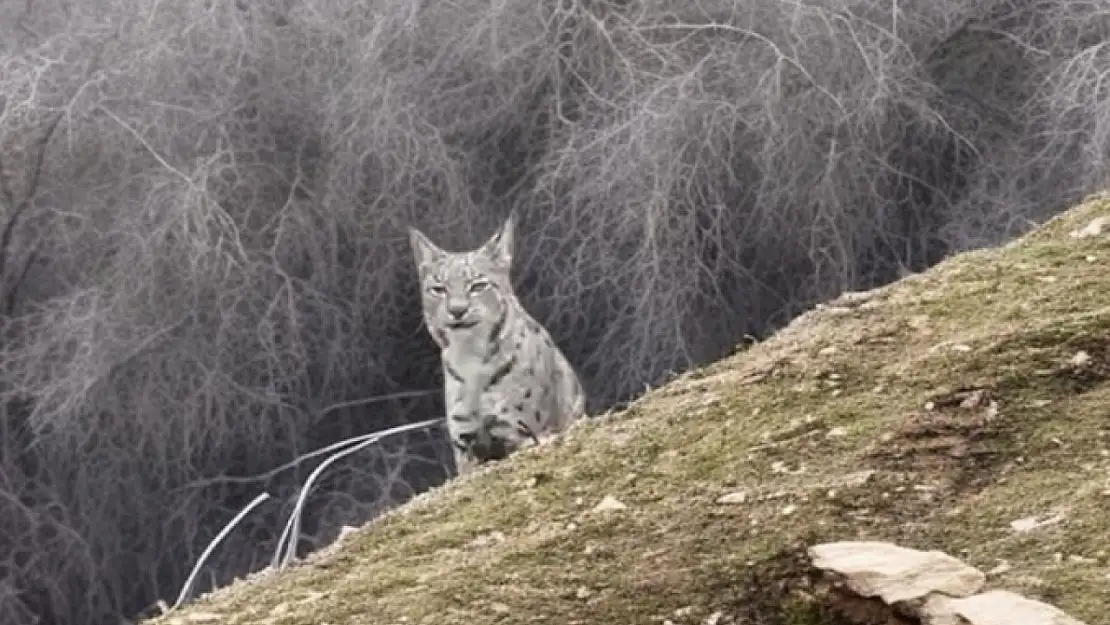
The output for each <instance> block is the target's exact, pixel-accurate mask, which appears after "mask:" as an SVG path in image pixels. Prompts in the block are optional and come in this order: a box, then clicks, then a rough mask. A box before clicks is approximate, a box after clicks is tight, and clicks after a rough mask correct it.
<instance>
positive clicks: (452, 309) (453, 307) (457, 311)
mask: <svg viewBox="0 0 1110 625" xmlns="http://www.w3.org/2000/svg"><path fill="white" fill-rule="evenodd" d="M469 308H470V302H467V301H465V300H464V301H461V302H460V301H448V302H447V314H449V315H451V318H452V319H462V317H463V315H465V314H466V311H467V310H468V309H469Z"/></svg>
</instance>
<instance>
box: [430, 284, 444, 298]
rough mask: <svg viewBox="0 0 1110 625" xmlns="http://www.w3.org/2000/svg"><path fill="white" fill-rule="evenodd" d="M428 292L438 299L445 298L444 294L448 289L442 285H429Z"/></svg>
mask: <svg viewBox="0 0 1110 625" xmlns="http://www.w3.org/2000/svg"><path fill="white" fill-rule="evenodd" d="M428 292H429V293H431V294H432V295H435V296H436V297H443V294H444V293H446V292H447V289H446V288H445V287H444V286H443V285H442V284H429V285H428Z"/></svg>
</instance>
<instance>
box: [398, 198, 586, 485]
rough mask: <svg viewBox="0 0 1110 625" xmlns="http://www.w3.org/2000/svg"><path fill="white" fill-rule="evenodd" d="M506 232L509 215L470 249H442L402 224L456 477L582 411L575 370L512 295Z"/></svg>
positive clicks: (537, 439)
mask: <svg viewBox="0 0 1110 625" xmlns="http://www.w3.org/2000/svg"><path fill="white" fill-rule="evenodd" d="M513 230H514V224H513V217H512V216H510V217H509V218H508V219H506V220H505V223H504V224H503V225H502V226H501V229H500V230H498V231H497V232H495V233H494V234H493V236H492V237H490V239H489V240H488V241H486V242H485V243H484V244H482V245H481V246H480V247H478V248H477V249H474V250H470V251H466V252H448V251H445V250H443V249H441V248H439V247H438V246H436V245H435V244H434V243H432V242H431V240H430V239H428V237H427V236H425V235H424V234H423V233H422V232H420V231H419V230H417V229H415V228H409V239H410V242H411V244H412V249H413V254H414V255H415V257H416V266H417V269H418V275H419V279H420V287H421V292H422V298H423V313H424V322H425V325H426V326H427V329H428V333H429V334H431V336H432V339H433V340H434V341H435V343H436V345H438V346H439V348H440V357H441V359H442V362H443V398H444V406H445V408H446V412H447V415H446V416H447V420H446V421H447V434H448V438H449V440H450V443H451V447H452V450H453V452H454V458H455V466H456V471H457V473H458V474H459V475H463V474H466V473H469V472H470V471H472V470H473V469H474V468H476V467H477V466H478V465H480V464H482V463H485V462H488V461H491V460H501V459H503V458H505V457H507V456H508V455H509V454H511V453H513V452H515V451H516V450H517V449H519V448H521V447H523V446H525V445H527V444H529V443H535V444H540V443H541V442H543V441H545V440H547V439H549V438H550V437H551V436H553V435H555V434H557V433H559V432H562V431H563V430H565V429H566V428H567V427H568V426H569V425H570V424H571V423H573V422H574V421H576V420H578V419H579V418H580V417H581V416H582V415H583V413H584V411H585V401H586V397H585V392H584V391H583V389H582V384H581V382H580V381H579V379H578V375H577V373H575V371H574V369H573V367H572V366H571V364H570V362H569V361H568V360H567V359H566V356H564V355H563V352H562V351H560V350H559V348H558V346H556V345H555V342H554V341H552V340H551V336H550V335H549V334H548V332H547V330H546V329H545V328H544V327H543V326H541V325H540V324H539V323H537V322H536V320H535V319H533V318H532V316H531V315H529V314H528V312H527V311H525V310H524V307H523V306H521V304H520V301H519V300H518V299H517V297H516V295H515V294H514V292H513V286H512V282H511V281H510V278H509V271H510V266H511V263H512V255H513V236H514V232H513Z"/></svg>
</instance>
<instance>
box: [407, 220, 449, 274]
mask: <svg viewBox="0 0 1110 625" xmlns="http://www.w3.org/2000/svg"><path fill="white" fill-rule="evenodd" d="M409 243H411V244H412V254H413V256H414V257H415V258H416V266H417V268H421V269H422V268H423V267H424V266H426V265H428V264H430V263H432V262H433V261H435V260H437V259H439V258H441V257H443V255H444V254H445V252H444V251H443V250H442V249H440V247H439V246H437V245H436V244H435V243H432V240H431V239H429V238H428V237H426V236H424V233H423V232H421V231H419V230H417V229H416V228H409Z"/></svg>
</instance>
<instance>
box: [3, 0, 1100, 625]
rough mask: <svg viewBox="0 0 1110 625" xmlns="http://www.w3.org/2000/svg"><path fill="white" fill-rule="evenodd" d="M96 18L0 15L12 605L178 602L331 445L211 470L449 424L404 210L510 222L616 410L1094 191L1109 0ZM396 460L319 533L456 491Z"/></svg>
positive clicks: (476, 237) (95, 8) (436, 459)
mask: <svg viewBox="0 0 1110 625" xmlns="http://www.w3.org/2000/svg"><path fill="white" fill-rule="evenodd" d="M79 4H80V6H77V5H76V4H75V3H68V2H61V1H60V0H57V1H50V0H43V1H41V2H36V3H32V4H27V3H21V2H20V3H14V2H11V1H10V0H0V10H5V9H4V7H7V8H8V9H10V11H7V13H6V14H9V15H17V14H18V19H15V20H12V21H9V22H8V23H5V24H3V25H0V36H2V39H0V41H2V42H3V43H2V44H0V333H2V334H0V337H2V339H3V344H2V345H0V398H2V399H3V406H2V408H3V409H2V412H0V553H4V554H10V555H9V556H8V557H7V559H6V560H5V561H4V562H0V619H2V620H3V622H5V623H12V624H13V625H21V624H23V623H32V622H35V620H36V619H43V620H49V621H51V622H57V623H71V624H74V625H77V624H84V623H90V624H91V623H101V622H106V621H107V620H108V619H111V618H117V617H119V616H127V615H133V614H135V613H136V612H137V611H139V610H141V609H142V608H143V606H146V605H150V604H151V603H152V602H154V601H155V600H156V599H159V598H163V599H167V598H169V597H172V596H173V595H174V593H175V592H176V590H177V589H178V588H180V586H181V585H182V583H183V582H184V580H185V577H186V575H187V574H188V573H189V570H188V569H189V563H190V562H193V561H195V560H196V557H197V555H198V554H199V552H200V550H201V549H203V548H204V546H205V545H206V544H207V543H208V541H209V540H210V539H211V537H212V536H213V535H214V534H215V533H216V532H217V531H218V530H219V528H220V527H222V526H223V524H224V523H225V522H226V521H227V520H228V519H230V518H231V517H232V516H234V515H235V513H236V512H237V511H238V510H240V509H241V508H242V507H243V506H244V505H245V504H246V503H247V502H248V501H250V500H251V499H252V498H253V497H254V496H255V495H256V494H257V493H258V492H259V491H260V490H261V489H263V488H265V489H266V490H267V491H269V492H270V493H272V494H274V495H275V497H274V499H273V500H272V501H269V502H267V503H265V504H263V505H261V506H260V507H259V508H258V510H257V512H255V513H254V514H252V515H251V517H250V518H249V519H248V521H247V522H246V523H245V524H243V525H240V526H238V527H237V529H236V530H235V531H234V532H232V533H231V534H230V535H228V537H227V539H226V541H225V542H224V543H222V546H221V548H220V550H219V553H218V554H217V555H216V556H215V558H214V560H213V561H212V563H211V564H210V565H209V567H208V568H209V570H210V571H211V572H212V573H211V575H210V576H209V577H203V576H202V577H201V580H200V581H201V585H202V586H204V585H212V584H218V583H225V582H226V581H228V580H229V579H231V578H232V577H234V576H235V575H239V574H242V573H244V572H246V571H249V570H252V569H254V568H257V567H259V566H263V565H264V564H265V563H266V561H267V560H268V557H269V554H271V553H272V552H273V549H274V546H275V545H276V543H277V541H278V538H279V536H278V534H279V532H280V527H281V524H282V520H283V519H284V518H286V516H287V515H288V512H289V511H290V509H291V508H292V507H293V506H294V501H295V493H296V492H297V487H298V485H299V484H300V483H302V482H303V481H304V477H305V475H306V473H303V472H302V471H308V470H310V467H308V466H305V467H298V468H295V469H291V470H290V471H288V472H274V473H270V474H267V477H266V478H265V479H264V480H261V481H257V480H256V481H250V480H240V479H230V478H228V477H227V476H245V475H254V474H263V473H266V472H267V471H270V470H271V469H273V468H274V467H276V466H279V465H282V464H283V463H287V462H288V461H290V460H291V459H293V458H296V457H297V456H298V454H302V453H304V451H305V450H307V449H311V448H313V447H317V446H321V445H326V444H328V443H331V442H334V441H336V440H339V439H342V438H346V437H349V436H354V435H358V434H362V433H365V432H367V431H372V430H375V429H382V428H385V427H389V426H393V425H397V424H399V423H404V422H409V421H414V420H420V419H423V418H427V417H430V416H435V415H437V414H438V413H439V403H438V402H439V400H438V396H437V394H436V388H437V387H438V385H439V376H438V373H437V371H436V354H435V353H434V352H433V351H432V346H431V343H430V341H428V340H427V337H425V336H424V334H423V332H424V331H423V329H422V328H421V327H420V319H419V310H418V307H419V304H418V301H417V299H416V296H415V288H414V279H413V272H412V268H411V260H410V258H409V256H408V254H409V251H408V248H407V246H406V242H405V237H404V233H405V228H406V227H407V226H408V225H410V224H411V225H416V226H418V227H420V228H421V229H422V230H424V231H425V232H427V233H428V234H429V235H430V236H432V237H433V238H435V239H436V240H437V241H444V242H445V243H447V244H448V245H449V246H453V247H458V248H461V247H465V246H470V245H473V244H475V243H477V242H478V241H480V240H482V239H483V238H484V237H485V236H487V235H488V233H489V232H490V231H491V230H492V229H493V228H494V227H495V226H496V225H497V224H498V223H500V221H501V219H503V217H504V215H505V214H506V213H507V212H508V211H515V212H516V213H517V215H518V216H519V220H520V222H521V223H520V239H521V240H520V242H519V245H518V258H517V260H516V262H517V266H516V270H515V271H516V273H515V279H516V282H517V284H518V290H519V292H520V295H521V298H522V299H523V300H524V302H525V304H526V306H528V307H529V309H531V310H532V311H533V312H534V313H535V314H536V316H537V317H538V318H539V319H541V320H543V321H544V322H545V324H546V325H547V326H548V327H549V328H550V329H551V331H552V333H553V334H554V336H555V337H556V338H557V340H558V341H559V343H560V344H561V345H562V346H563V347H564V348H565V350H566V351H567V353H568V355H569V356H570V358H571V360H572V361H573V362H574V363H575V364H576V365H577V366H578V367H579V368H580V369H581V371H582V373H583V378H584V380H585V382H586V384H587V387H588V390H589V391H590V395H591V397H592V400H593V401H592V404H593V406H592V408H594V409H597V408H601V407H603V406H606V405H610V404H612V403H614V402H617V401H621V400H623V399H626V398H628V397H630V396H631V395H633V394H635V393H636V392H638V391H639V389H641V388H642V387H643V385H644V384H645V383H655V382H658V381H659V380H661V379H662V378H664V377H665V376H666V375H667V374H668V372H670V371H673V370H678V369H682V368H685V367H688V366H689V365H691V364H692V363H698V362H703V361H706V360H709V359H713V358H716V357H719V356H720V355H722V354H724V353H726V352H727V351H729V350H730V349H731V347H732V346H733V345H734V344H735V343H737V342H738V341H740V340H741V339H742V337H743V336H745V335H747V334H753V335H762V334H765V333H766V332H768V331H769V330H772V329H774V328H775V327H777V326H779V325H781V324H782V323H783V322H784V321H786V320H787V319H789V318H790V317H791V316H793V315H795V314H797V313H798V312H799V311H801V310H803V309H805V308H806V307H808V306H810V305H811V304H812V303H813V302H815V301H817V300H820V299H822V298H826V297H828V296H831V295H834V294H836V293H838V292H840V291H841V290H843V289H847V288H867V287H870V286H874V285H876V284H879V283H882V282H886V281H889V280H891V279H893V278H896V277H898V276H899V275H902V274H903V273H904V272H907V271H917V270H920V269H922V268H925V267H927V266H929V265H930V264H932V263H934V262H936V261H937V260H939V259H940V258H942V257H944V256H945V255H948V254H950V253H952V252H955V251H959V250H964V249H969V248H973V247H977V246H982V245H985V244H992V243H996V242H1000V241H1003V240H1005V239H1007V238H1009V237H1011V236H1013V235H1015V234H1018V233H1020V232H1022V231H1024V230H1025V229H1027V228H1028V227H1029V225H1030V224H1032V223H1034V222H1036V221H1037V220H1040V219H1043V218H1044V217H1046V216H1049V215H1051V214H1052V213H1054V212H1056V211H1058V210H1059V209H1061V208H1063V207H1066V206H1067V205H1069V204H1070V203H1072V202H1074V201H1075V200H1076V199H1077V198H1079V197H1080V196H1082V195H1083V194H1085V193H1087V192H1090V191H1092V190H1094V189H1096V188H1098V187H1100V186H1101V185H1103V184H1104V183H1105V182H1106V180H1105V173H1104V172H1105V171H1107V167H1106V154H1108V153H1110V152H1108V150H1107V147H1108V139H1110V98H1108V95H1110V94H1108V93H1107V90H1106V87H1105V86H1104V83H1105V81H1104V80H1103V76H1102V73H1103V72H1104V71H1105V70H1104V69H1103V68H1104V67H1106V61H1107V59H1106V55H1107V52H1106V49H1107V46H1108V45H1110V4H1108V3H1107V2H1104V1H1102V0H1039V1H1033V2H1023V3H1015V2H1010V1H1003V0H992V1H989V2H983V1H978V2H975V1H972V0H936V1H934V2H917V3H909V2H898V1H891V0H856V1H849V0H809V1H798V0H790V1H786V0H744V1H740V0H698V1H691V2H684V3H676V2H664V1H663V0H541V1H540V2H536V1H534V0H504V1H503V2H498V3H488V2H479V1H477V0H459V1H457V2H437V3H413V2H395V1H389V0H371V1H367V2H355V1H350V2H317V1H314V0H263V1H261V2H251V3H245V2H240V1H238V0H181V1H180V2H176V3H166V2H157V1H156V0H138V1H136V2H131V1H129V2H123V1H122V0H92V1H89V2H86V3H79ZM9 5H10V6H9ZM423 391H427V392H423ZM372 396H381V397H383V398H385V399H383V400H382V401H378V402H372V403H361V402H359V401H357V400H358V399H360V398H365V397H372ZM346 402H350V403H346ZM333 405H341V406H342V408H341V409H337V410H329V408H328V407H329V406H333ZM376 453H377V455H374V453H371V452H369V451H367V452H360V454H359V455H357V456H352V457H350V458H348V459H344V460H343V461H342V463H340V464H338V465H337V466H336V467H335V468H334V469H333V470H329V473H328V477H326V478H324V481H325V482H326V483H325V484H322V485H320V486H318V487H317V488H316V489H315V490H314V491H313V492H314V494H313V496H312V497H311V498H310V499H309V500H308V501H307V504H306V516H305V518H304V523H303V525H302V526H301V529H302V532H303V534H304V535H305V541H304V542H305V544H307V545H309V546H312V545H317V546H318V545H320V544H323V543H325V542H327V541H328V540H330V539H331V538H332V537H334V536H335V534H336V532H337V531H338V529H339V527H340V526H342V525H344V524H353V523H358V522H361V521H363V520H365V519H366V518H369V517H371V516H373V515H374V514H376V513H377V512H378V511H380V510H381V509H383V508H384V507H387V506H390V505H394V504H395V503H396V502H398V501H401V500H404V499H406V498H407V497H409V496H411V495H412V494H413V493H414V492H417V491H419V490H422V489H423V488H426V487H427V486H429V485H431V484H434V483H436V482H438V481H440V480H442V479H443V478H444V477H445V475H446V473H445V471H446V466H447V465H446V463H447V462H448V461H447V460H446V458H447V454H446V452H445V450H444V449H443V446H442V445H441V444H440V442H439V439H438V438H437V437H436V436H435V435H428V434H412V435H411V436H409V437H408V438H407V439H404V440H402V441H401V442H399V443H396V444H394V445H392V446H387V447H385V448H383V449H381V450H380V451H379V452H376Z"/></svg>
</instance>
